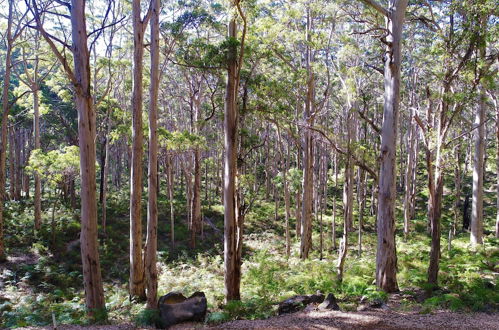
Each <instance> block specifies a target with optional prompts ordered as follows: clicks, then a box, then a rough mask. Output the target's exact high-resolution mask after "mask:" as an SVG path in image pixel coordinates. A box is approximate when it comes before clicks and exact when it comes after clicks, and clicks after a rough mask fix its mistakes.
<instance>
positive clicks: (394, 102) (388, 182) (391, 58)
mask: <svg viewBox="0 0 499 330" xmlns="http://www.w3.org/2000/svg"><path fill="white" fill-rule="evenodd" d="M407 2H408V1H407V0H390V2H389V9H388V11H387V12H388V13H387V16H386V27H387V29H388V36H387V41H388V44H387V46H386V51H385V58H384V61H385V68H384V81H385V83H384V89H385V96H384V107H383V125H382V127H381V155H380V164H381V166H380V175H379V192H378V215H377V234H378V244H377V251H376V286H377V287H378V288H380V289H382V290H384V291H386V292H394V291H397V290H398V284H397V253H396V247H395V201H396V190H395V185H396V150H397V124H398V112H399V107H400V65H401V52H400V47H401V39H402V29H403V24H404V18H405V11H406V7H407Z"/></svg>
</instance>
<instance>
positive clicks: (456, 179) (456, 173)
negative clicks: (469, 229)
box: [452, 145, 461, 236]
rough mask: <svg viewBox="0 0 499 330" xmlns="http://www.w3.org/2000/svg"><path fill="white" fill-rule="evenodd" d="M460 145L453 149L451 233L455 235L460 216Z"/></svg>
mask: <svg viewBox="0 0 499 330" xmlns="http://www.w3.org/2000/svg"><path fill="white" fill-rule="evenodd" d="M459 149H460V145H457V146H456V147H455V150H454V155H455V162H456V163H455V165H454V190H455V195H456V197H455V200H454V220H453V222H452V235H453V236H455V235H456V230H457V222H458V220H459V218H460V216H461V154H460V151H459Z"/></svg>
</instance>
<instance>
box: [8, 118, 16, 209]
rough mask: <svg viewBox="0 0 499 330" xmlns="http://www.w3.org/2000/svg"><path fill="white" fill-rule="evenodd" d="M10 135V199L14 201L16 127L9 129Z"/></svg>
mask: <svg viewBox="0 0 499 330" xmlns="http://www.w3.org/2000/svg"><path fill="white" fill-rule="evenodd" d="M8 135H9V180H10V182H9V199H10V200H13V199H14V196H15V189H16V184H15V182H16V170H15V168H16V162H15V157H14V149H16V140H15V138H14V127H13V126H9V127H8Z"/></svg>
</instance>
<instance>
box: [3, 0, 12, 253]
mask: <svg viewBox="0 0 499 330" xmlns="http://www.w3.org/2000/svg"><path fill="white" fill-rule="evenodd" d="M13 6H14V1H13V0H9V2H8V11H9V14H8V15H9V16H8V18H7V30H6V31H5V40H6V44H7V49H6V51H5V72H4V75H3V91H2V131H1V138H0V262H3V261H5V260H7V256H6V254H5V246H4V233H3V208H4V203H5V199H6V198H5V197H6V196H5V184H6V179H5V163H6V158H7V134H8V122H9V111H10V108H9V88H10V73H11V66H12V64H11V63H12V58H11V57H12V46H13V42H14V40H13V37H12V23H13V22H12V20H13V10H14V8H13ZM10 184H11V186H12V184H13V182H11V183H10Z"/></svg>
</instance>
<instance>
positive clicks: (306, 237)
mask: <svg viewBox="0 0 499 330" xmlns="http://www.w3.org/2000/svg"><path fill="white" fill-rule="evenodd" d="M311 20H312V18H311V14H310V8H308V9H307V33H306V36H307V51H306V65H307V95H306V100H305V109H304V111H303V121H304V122H305V123H307V124H308V125H313V116H312V115H313V112H314V79H315V78H314V74H313V72H312V67H311V65H312V50H311V49H310V44H309V41H310V38H311V25H312V23H311ZM313 162H314V141H313V135H312V132H311V130H310V129H308V128H305V132H304V134H303V180H302V191H303V200H302V216H301V223H302V224H301V244H300V258H301V259H307V258H308V255H309V253H310V250H311V249H312V207H313V181H314V169H313Z"/></svg>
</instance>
